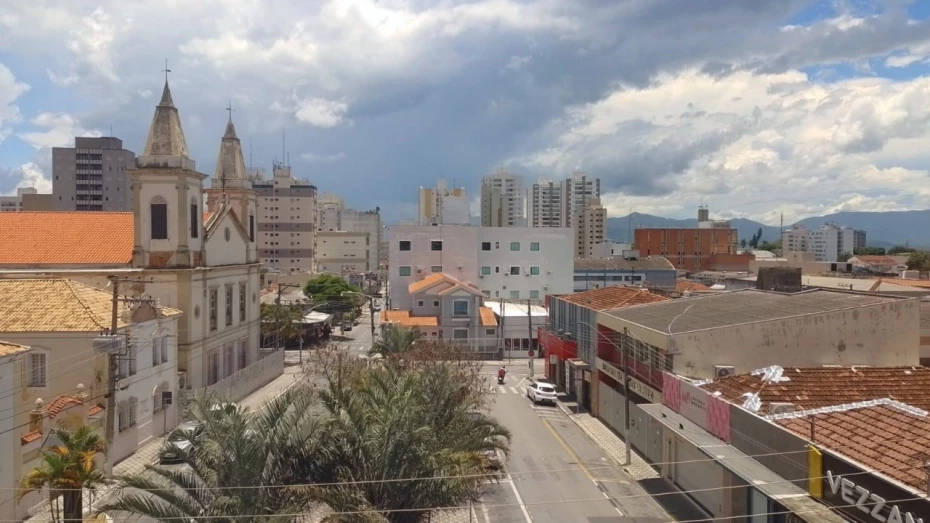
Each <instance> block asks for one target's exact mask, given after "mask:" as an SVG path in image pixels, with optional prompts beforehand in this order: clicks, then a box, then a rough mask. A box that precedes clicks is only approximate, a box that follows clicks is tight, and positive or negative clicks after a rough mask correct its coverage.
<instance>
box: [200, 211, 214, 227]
mask: <svg viewBox="0 0 930 523" xmlns="http://www.w3.org/2000/svg"><path fill="white" fill-rule="evenodd" d="M214 214H215V213H213V212H205V213H203V224H204V225H206V224H207V222H209V221H210V218H213V215H214Z"/></svg>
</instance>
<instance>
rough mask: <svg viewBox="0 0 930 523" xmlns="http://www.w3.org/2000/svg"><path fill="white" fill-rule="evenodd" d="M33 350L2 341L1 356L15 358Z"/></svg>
mask: <svg viewBox="0 0 930 523" xmlns="http://www.w3.org/2000/svg"><path fill="white" fill-rule="evenodd" d="M28 350H31V349H30V348H29V347H27V346H25V345H19V344H17V343H10V342H7V341H2V340H0V356H13V355H14V354H20V353H22V352H26V351H28Z"/></svg>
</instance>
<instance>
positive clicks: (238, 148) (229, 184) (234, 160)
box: [211, 103, 252, 189]
mask: <svg viewBox="0 0 930 523" xmlns="http://www.w3.org/2000/svg"><path fill="white" fill-rule="evenodd" d="M226 110H227V111H229V121H228V122H227V123H226V132H225V133H223V139H222V140H221V141H220V152H219V155H218V156H217V158H216V171H215V172H214V174H213V180H212V182H211V187H212V188H214V189H226V188H242V187H244V188H251V186H252V184H251V183H249V180H248V175H247V173H246V169H245V160H244V159H243V156H242V143H241V142H240V141H239V137H238V136H237V135H236V126H235V125H234V124H233V121H232V111H233V109H232V104H231V103H230V106H229V107H228V108H227V109H226Z"/></svg>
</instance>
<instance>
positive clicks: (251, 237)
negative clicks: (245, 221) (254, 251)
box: [249, 214, 255, 242]
mask: <svg viewBox="0 0 930 523" xmlns="http://www.w3.org/2000/svg"><path fill="white" fill-rule="evenodd" d="M249 241H250V242H254V241H255V216H253V215H251V214H250V215H249Z"/></svg>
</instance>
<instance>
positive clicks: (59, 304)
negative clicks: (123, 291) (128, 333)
mask: <svg viewBox="0 0 930 523" xmlns="http://www.w3.org/2000/svg"><path fill="white" fill-rule="evenodd" d="M10 214H12V213H10ZM111 307H112V296H111V295H110V293H108V292H104V291H102V290H100V289H95V288H94V287H90V286H88V285H84V284H82V283H78V282H75V281H72V280H66V279H59V278H49V279H22V280H0V332H63V331H71V332H95V331H101V330H103V329H109V328H110V321H111V320H110V314H111ZM119 326H120V327H124V326H126V323H125V322H123V321H122V320H120V322H119Z"/></svg>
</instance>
